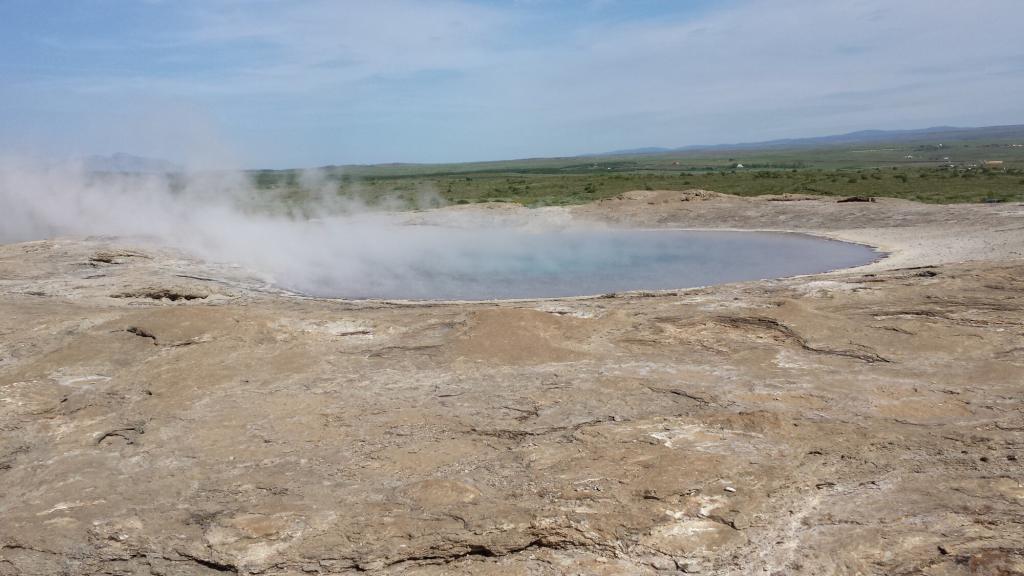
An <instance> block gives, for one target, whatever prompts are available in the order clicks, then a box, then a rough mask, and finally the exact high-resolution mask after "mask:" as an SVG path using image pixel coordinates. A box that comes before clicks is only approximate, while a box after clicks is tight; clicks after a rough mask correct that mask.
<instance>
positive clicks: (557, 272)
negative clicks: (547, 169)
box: [295, 228, 879, 300]
mask: <svg viewBox="0 0 1024 576" xmlns="http://www.w3.org/2000/svg"><path fill="white" fill-rule="evenodd" d="M421 234H422V235H423V237H422V239H421V241H416V239H415V238H413V239H412V241H410V239H408V238H406V239H405V241H404V242H403V243H402V244H403V250H404V254H403V257H402V258H401V259H398V260H396V259H394V258H389V259H388V262H387V264H386V265H385V264H383V263H381V265H380V266H372V265H371V266H365V267H363V268H362V269H361V270H360V273H359V278H358V281H356V280H354V279H353V278H351V277H347V276H350V274H345V275H338V276H333V275H332V274H331V272H330V267H329V266H328V267H327V269H325V272H324V274H322V275H321V276H320V277H318V279H317V280H316V282H314V283H312V285H309V286H301V287H295V288H296V289H298V290H299V291H302V292H305V293H307V294H312V295H316V296H324V297H336V298H355V299H359V298H383V299H413V300H419V299H429V300H487V299H497V298H551V297H564V296H581V295H594V294H605V293H609V292H622V291H628V290H667V289H675V288H689V287H695V286H705V285H710V284H721V283H726V282H737V281H743V280H756V279H764V278H778V277H784V276H793V275H799V274H812V273H818V272H825V271H829V270H834V269H838V268H846V267H850V266H858V265H862V264H867V263H869V262H872V261H874V260H876V259H877V258H878V257H879V253H878V252H876V251H875V250H873V249H871V248H868V247H865V246H861V245H858V244H850V243H845V242H838V241H833V240H826V239H822V238H816V237H812V236H805V235H800V234H784V233H768V232H712V231H682V230H658V231H654V230H650V231H647V230H575V231H557V232H542V233H535V232H527V231H509V230H503V231H500V232H498V231H495V232H494V233H493V234H492V233H488V232H487V231H480V230H477V231H469V230H445V231H439V230H438V229H429V228H427V229H425V230H423V232H421ZM348 272H351V271H350V270H348Z"/></svg>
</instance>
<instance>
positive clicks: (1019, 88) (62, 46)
mask: <svg viewBox="0 0 1024 576" xmlns="http://www.w3.org/2000/svg"><path fill="white" fill-rule="evenodd" d="M1022 21H1024V1H1021V0H972V2H969V3H955V2H934V1H933V0H899V1H896V2H894V1H892V0H844V1H838V0H836V1H827V0H719V1H710V0H677V1H669V0H581V1H576V2H572V1H568V0H518V1H506V2H499V1H496V0H479V1H471V0H438V1H427V0H374V1H372V2H370V1H345V0H246V1H243V0H163V1H162V0H65V1H60V0H42V1H41V0H0V153H3V154H20V155H30V156H42V157H74V156H84V155H90V154H112V153H115V152H126V153H131V154H137V155H142V156H150V157H158V158H164V159H168V160H171V161H174V162H178V163H181V164H184V165H187V166H195V167H203V168H209V167H218V168H227V167H233V168H286V167H313V166H322V165H331V164H355V163H385V162H456V161H475V160H494V159H508V158H525V157H539V156H567V155H575V154H583V153H593V152H603V151H610V150H616V149H625V148H633V147H644V146H667V147H676V146H684V145H692V144H720V143H729V142H750V141H759V140H768V139H774V138H789V137H802V136H818V135H826V134H836V133H844V132H850V131H855V130H863V129H876V128H877V129H907V128H923V127H930V126H938V125H953V126H984V125H997V124H1017V123H1024V104H1022V102H1024V96H1022V95H1024V40H1022V36H1021V34H1020V29H1019V24H1020V22H1022Z"/></svg>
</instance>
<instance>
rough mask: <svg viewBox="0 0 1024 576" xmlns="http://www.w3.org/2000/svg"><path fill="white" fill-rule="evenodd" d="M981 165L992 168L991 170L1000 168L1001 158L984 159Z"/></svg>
mask: <svg viewBox="0 0 1024 576" xmlns="http://www.w3.org/2000/svg"><path fill="white" fill-rule="evenodd" d="M982 166H984V167H985V168H990V169H993V170H1002V169H1003V161H1002V160H985V161H984V162H983V163H982Z"/></svg>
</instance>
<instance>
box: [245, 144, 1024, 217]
mask: <svg viewBox="0 0 1024 576" xmlns="http://www.w3.org/2000/svg"><path fill="white" fill-rule="evenodd" d="M992 161H1000V162H1002V164H1001V165H991V164H987V163H991V162H992ZM323 173H324V176H325V178H326V182H327V183H328V190H333V189H335V188H336V189H337V192H338V194H339V195H341V196H353V197H359V198H360V199H362V200H363V201H365V202H367V203H370V204H373V203H377V202H382V201H383V199H387V201H389V202H394V201H395V200H396V199H397V200H398V201H400V202H404V204H405V205H406V206H409V207H429V206H431V205H434V204H436V203H439V202H448V203H456V204H462V203H473V202H516V203H520V204H523V205H527V206H552V205H568V204H579V203H584V202H590V201H593V200H597V199H601V198H606V197H610V196H615V195H617V194H621V193H622V192H626V191H629V190H643V189H649V190H658V189H669V190H684V189H689V188H701V189H705V190H713V191H716V192H724V193H729V194H738V195H742V196H756V195H764V194H819V195H825V196H876V197H878V196H882V197H892V198H904V199H909V200H916V201H919V202H928V203H957V202H1019V201H1024V146H1021V145H1020V144H1017V143H1015V142H1010V141H1005V142H1003V141H995V142H992V141H987V142H985V141H982V142H979V141H971V142H965V143H952V144H942V143H938V144H936V143H934V142H917V143H915V142H909V143H900V144H899V145H892V146H881V145H876V146H875V147H873V148H866V147H863V146H862V147H859V148H858V147H840V146H829V147H821V148H808V149H797V150H776V149H772V150H744V151H701V152H676V153H664V154H650V155H621V156H588V157H574V158H548V159H532V160H516V161H505V162H481V163H466V164H446V165H407V164H394V165H379V166H346V167H326V168H324V169H323ZM253 178H254V180H255V182H256V183H257V187H258V188H259V189H260V190H263V191H266V192H267V193H268V194H270V195H271V196H270V197H276V198H279V199H281V200H283V201H285V202H287V203H289V204H294V205H300V206H301V205H302V204H304V203H305V202H306V201H307V200H308V199H309V198H310V195H311V192H310V191H309V190H306V189H304V188H303V186H302V185H300V182H301V181H302V179H301V178H299V175H298V173H297V172H295V171H287V170H285V171H259V172H254V173H253Z"/></svg>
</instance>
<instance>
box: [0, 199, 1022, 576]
mask: <svg viewBox="0 0 1024 576" xmlns="http://www.w3.org/2000/svg"><path fill="white" fill-rule="evenodd" d="M460 209H462V210H465V209H467V208H460ZM473 209H476V210H479V208H473ZM492 210H494V211H497V212H502V213H505V212H509V213H515V214H518V215H519V216H521V215H522V212H521V211H519V210H516V209H512V208H493V209H492ZM445 213H446V212H444V211H441V212H437V213H431V214H428V215H425V216H423V217H425V218H443V217H444V214H445ZM529 214H531V215H532V214H536V215H537V216H538V217H542V216H545V214H546V215H548V216H551V215H555V216H558V217H562V218H564V217H568V218H574V219H580V220H594V221H602V222H606V223H610V224H612V225H622V226H644V227H657V226H661V227H725V228H750V229H788V230H807V231H813V232H815V233H819V234H827V235H830V236H833V237H837V238H844V239H848V240H856V241H862V242H868V243H872V244H875V245H878V246H881V247H882V248H884V249H886V250H889V251H891V252H892V256H891V257H889V258H887V259H885V260H883V261H881V262H879V263H877V264H873V265H871V266H868V267H865V268H862V269H855V270H849V271H842V272H837V273H832V274H823V275H818V276H813V277H801V278H791V279H782V280H773V281H761V282H750V283H743V284H733V285H725V286H716V287H711V288H705V289H694V290H683V291H678V292H665V293H657V294H638V293H633V294H620V295H613V296H607V297H602V298H590V299H566V300H558V301H533V302H493V303H470V304H402V303H384V302H344V301H331V300H316V299H309V298H300V297H295V296H291V295H287V294H283V293H280V292H278V291H276V290H274V289H273V288H270V287H267V286H264V285H262V284H261V283H259V282H257V281H254V280H252V279H249V278H246V277H245V276H244V275H243V274H241V273H239V272H237V271H235V270H232V269H227V268H223V267H218V266H214V265H212V264H205V263H202V262H198V261H194V260H191V259H189V258H187V257H185V256H182V255H180V254H177V253H174V252H172V251H169V250H164V249H155V248H138V247H126V246H124V245H121V244H119V243H118V242H116V241H114V240H110V239H86V240H70V239H69V240H54V241H42V242H30V243H25V244H17V245H8V246H2V247H0V487H2V488H0V575H8V574H40V575H43V574H136V575H149V574H154V575H155V574H161V575H201V574H217V573H237V574H266V575H284V574H289V575H297V574H350V573H357V572H367V573H376V574H409V575H412V574H416V575H439V574H523V575H526V574H531V575H533V574H536V575H546V574H552V575H553V574H594V575H612V574H672V573H680V572H684V573H704V574H766V575H775V574H778V575H793V574H800V575H820V574H850V575H853V574H927V575H932V576H940V575H941V576H947V575H948V576H951V575H960V574H1020V573H1024V485H1022V482H1024V468H1022V465H1021V459H1022V458H1024V410H1022V406H1024V404H1022V401H1024V206H1021V205H991V206H980V205H979V206H925V205H919V204H913V203H910V202H902V201H894V200H880V201H878V202H848V203H837V202H836V201H835V200H834V199H821V198H816V199H804V198H801V197H782V198H761V199H741V198H735V197H725V196H720V195H716V194H712V193H706V192H701V191H691V192H686V193H680V192H637V193H631V194H627V195H624V196H622V197H620V198H617V199H611V200H608V201H604V202H600V203H596V204H592V205H589V206H583V207H579V208H574V209H572V210H565V209H558V211H549V212H547V213H544V212H535V213H529ZM531 217H532V216H531Z"/></svg>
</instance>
